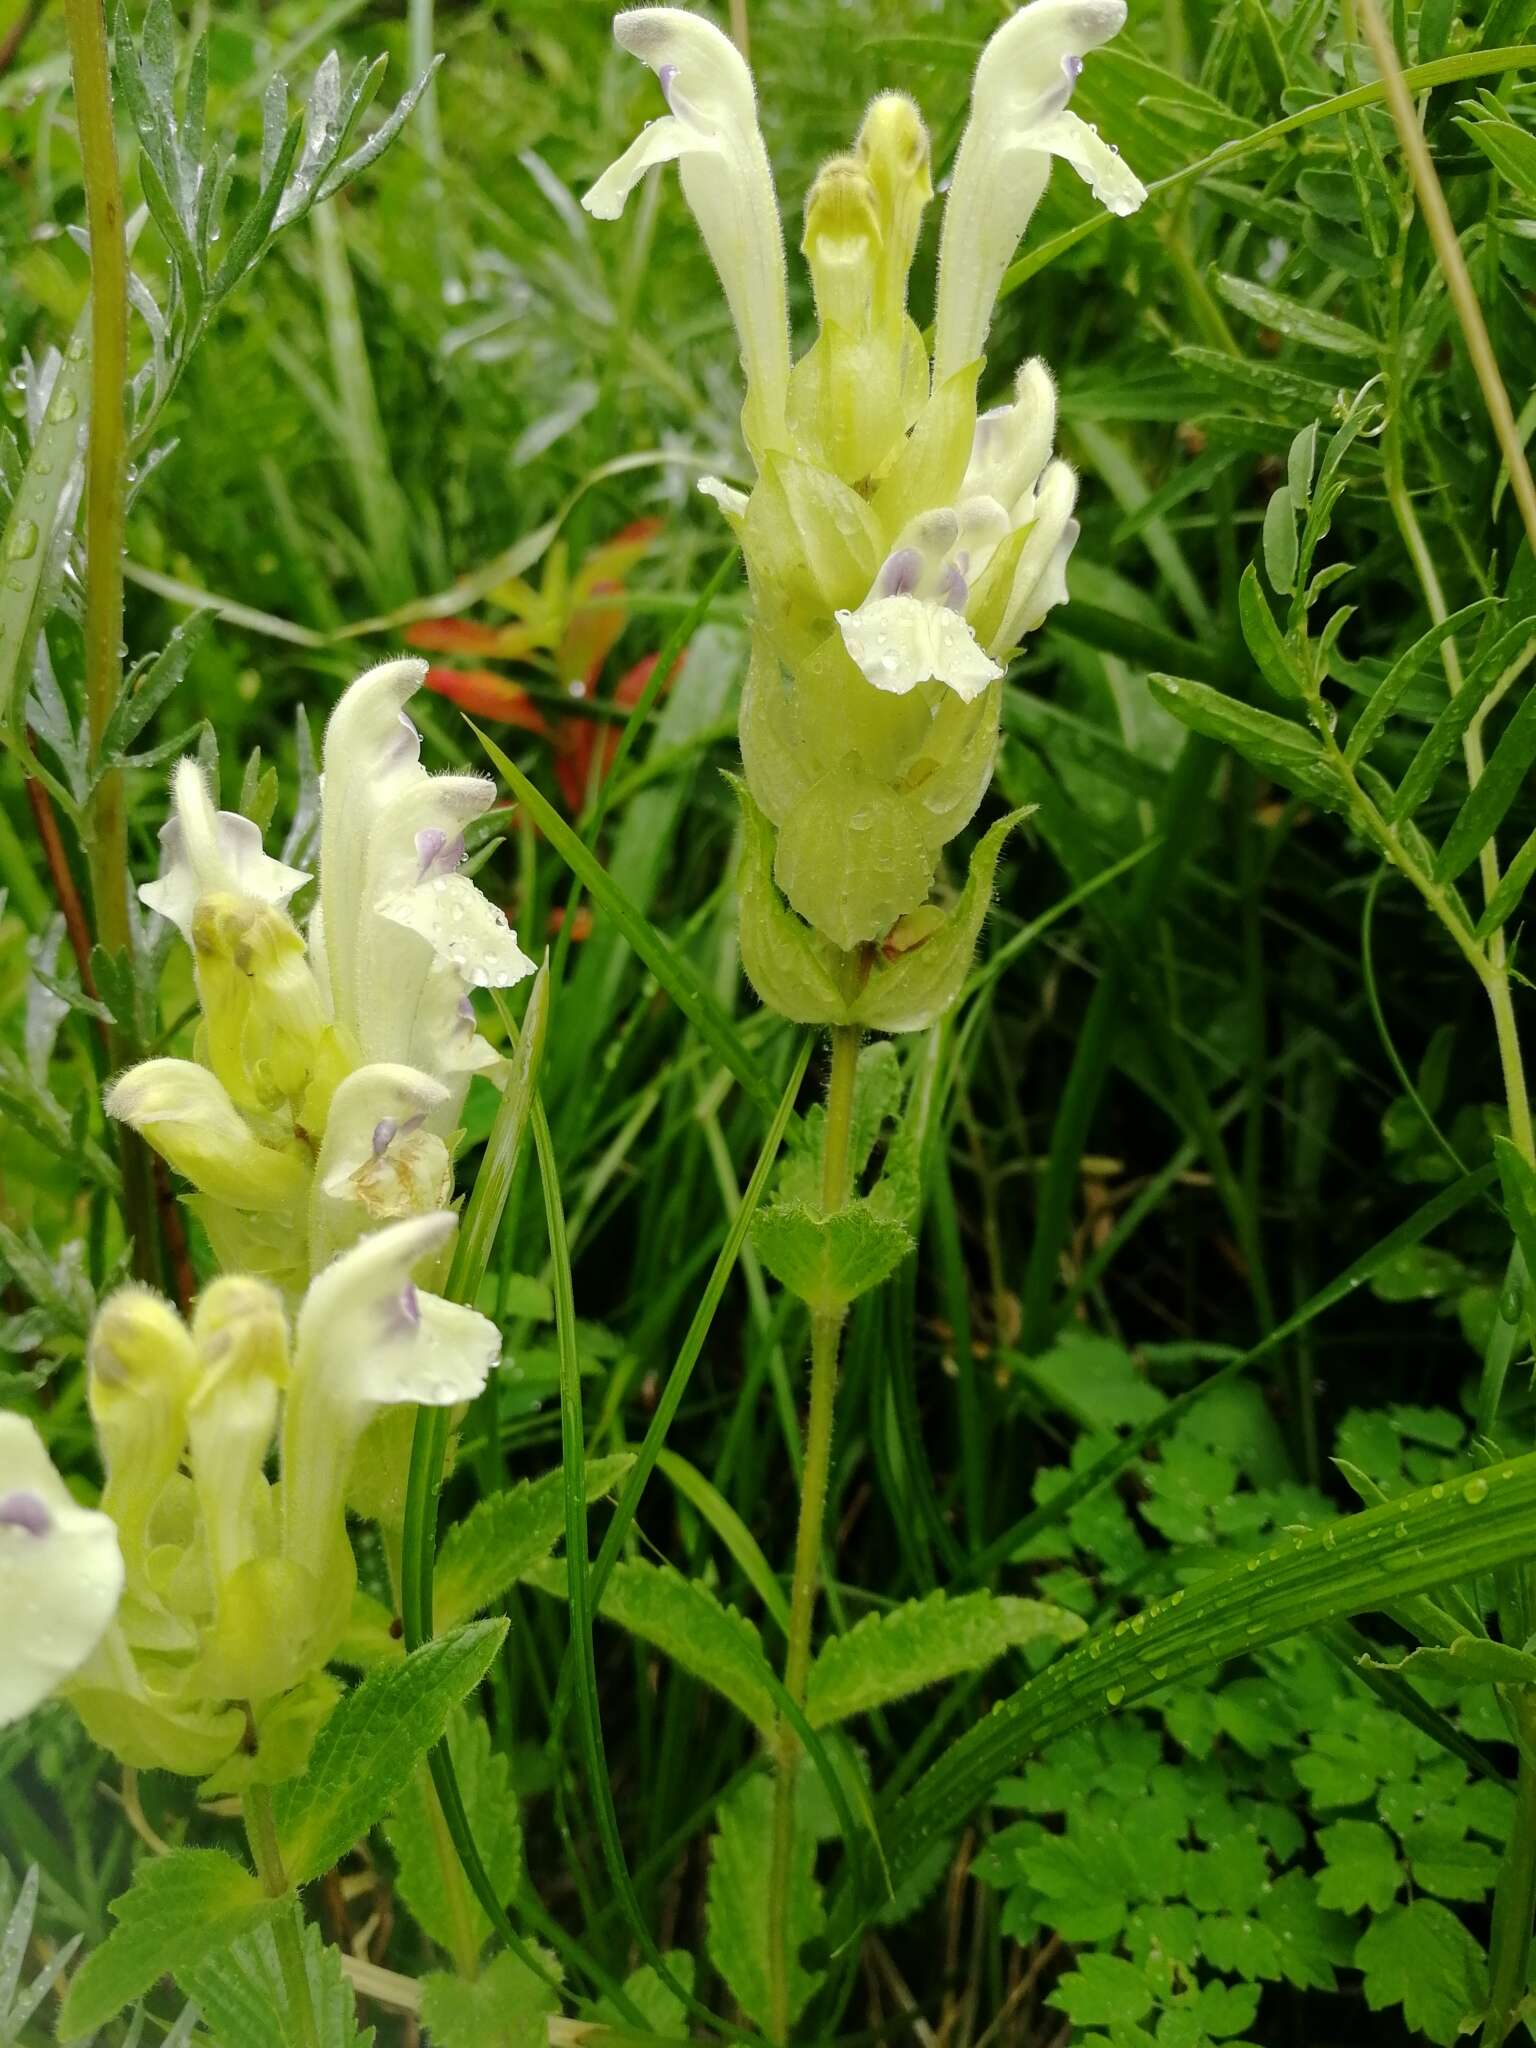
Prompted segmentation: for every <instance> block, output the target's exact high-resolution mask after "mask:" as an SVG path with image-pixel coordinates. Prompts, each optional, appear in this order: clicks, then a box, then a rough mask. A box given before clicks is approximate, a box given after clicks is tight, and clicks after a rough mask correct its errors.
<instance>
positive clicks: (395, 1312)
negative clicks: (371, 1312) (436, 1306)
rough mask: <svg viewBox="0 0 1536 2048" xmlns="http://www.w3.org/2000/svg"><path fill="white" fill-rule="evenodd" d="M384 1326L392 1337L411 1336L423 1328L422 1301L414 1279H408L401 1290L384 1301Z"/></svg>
mask: <svg viewBox="0 0 1536 2048" xmlns="http://www.w3.org/2000/svg"><path fill="white" fill-rule="evenodd" d="M384 1328H385V1334H386V1335H388V1336H390V1337H405V1336H409V1335H411V1334H412V1333H413V1332H414V1331H416V1330H419V1329H420V1328H421V1301H420V1299H419V1297H418V1296H417V1293H416V1283H415V1281H414V1280H407V1281H406V1283H405V1285H404V1286H403V1287H402V1288H401V1290H400V1292H399V1293H398V1294H392V1295H391V1296H390V1297H389V1299H388V1300H387V1301H386V1302H385V1303H384Z"/></svg>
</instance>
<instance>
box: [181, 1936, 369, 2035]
mask: <svg viewBox="0 0 1536 2048" xmlns="http://www.w3.org/2000/svg"><path fill="white" fill-rule="evenodd" d="M288 1911H289V1912H291V1913H292V1914H293V1915H294V1918H295V1920H296V1921H298V1920H299V1918H300V1916H299V1913H298V1909H297V1907H295V1906H293V1905H291V1904H290V1905H289V1906H288ZM302 1935H303V1943H304V1973H305V1976H306V1977H307V1979H308V1981H309V2002H310V2010H311V2012H312V2014H313V2016H314V2021H315V2029H314V2034H313V2036H310V2035H308V2034H307V2032H306V2031H303V2028H304V2023H303V2021H302V2020H300V2019H299V2018H298V2017H297V2015H295V2014H294V2013H293V2012H292V2011H291V2009H290V2007H289V2004H288V1984H287V1980H286V1978H285V1976H284V1974H283V1967H282V1964H281V1962H280V1960H279V1958H278V1953H277V1943H276V1941H275V1939H274V1937H273V1935H272V1931H271V1929H270V1928H265V1927H264V1928H262V1929H260V1930H259V1931H258V1932H257V1933H255V1934H252V1935H248V1936H246V1938H245V1939H244V1940H242V1941H238V1942H236V1943H235V1944H234V1945H233V1946H232V1947H230V1948H223V1949H219V1950H218V1951H216V1952H215V1953H214V1954H211V1955H209V1956H206V1957H205V1958H204V1959H203V1961H202V1962H200V1963H198V1964H196V1965H195V1966H194V1967H193V1968H191V1969H187V1970H182V1971H179V1972H178V1973H177V1982H178V1983H179V1984H180V1985H181V1987H182V1989H183V1990H184V1991H185V1992H186V1993H187V1995H188V1996H189V1997H191V1998H195V1999H196V2001H197V2004H198V2007H199V2009H200V2011H201V2012H202V2014H203V2017H204V2020H205V2021H206V2023H207V2025H208V2027H209V2029H210V2031H211V2032H213V2033H214V2034H215V2036H216V2037H217V2040H218V2043H219V2048H278V2044H279V2043H280V2044H281V2048H305V2044H306V2042H307V2041H309V2040H311V2039H312V2040H313V2048H373V2038H374V2034H373V2028H372V2027H369V2028H367V2029H366V2030H364V2031H362V2032H359V2031H358V2025H357V2001H356V1999H355V1997H354V1995H353V1991H352V1986H351V1984H350V1983H349V1982H348V1980H347V1977H346V1975H345V1973H344V1972H343V1970H342V1967H341V1952H340V1950H339V1949H335V1948H332V1947H331V1946H330V1945H329V1944H328V1943H327V1942H326V1941H325V1940H324V1939H323V1937H322V1935H321V1933H320V1929H319V1928H318V1927H315V1926H313V1925H311V1926H308V1927H303V1928H302ZM274 2022H275V2024H276V2027H277V2032H276V2034H274V2031H273V2027H274Z"/></svg>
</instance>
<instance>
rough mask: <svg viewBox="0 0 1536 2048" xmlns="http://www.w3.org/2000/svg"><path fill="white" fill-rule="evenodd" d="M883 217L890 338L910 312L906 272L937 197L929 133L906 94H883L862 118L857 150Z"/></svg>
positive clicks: (879, 301)
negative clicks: (926, 211) (929, 206)
mask: <svg viewBox="0 0 1536 2048" xmlns="http://www.w3.org/2000/svg"><path fill="white" fill-rule="evenodd" d="M855 147H856V149H857V151H858V156H859V161H860V163H862V164H863V166H864V169H865V172H866V174H867V175H868V178H869V182H870V186H871V188H872V190H873V192H874V194H875V200H876V204H877V206H878V207H879V212H880V259H879V281H878V284H877V287H876V319H877V321H878V323H879V325H880V326H881V327H882V328H883V329H884V330H885V331H886V332H887V333H890V334H892V335H895V334H898V333H899V332H900V329H901V323H902V317H903V315H904V314H905V312H906V310H907V273H908V271H909V270H910V269H911V267H912V255H913V251H914V250H915V249H916V247H917V237H918V234H919V232H920V231H921V229H922V225H923V208H924V207H925V206H926V205H927V204H928V202H929V200H930V199H931V198H932V197H933V176H932V172H931V169H930V166H929V151H928V130H927V129H926V128H925V127H924V126H923V117H922V115H921V114H920V113H919V112H918V110H917V107H916V105H915V103H914V102H913V101H912V100H909V99H908V98H907V96H906V94H905V93H902V92H883V93H881V94H880V96H879V98H878V99H876V100H874V101H873V102H872V103H871V106H870V109H869V112H868V113H867V114H866V115H865V116H864V125H863V127H862V128H861V129H860V130H859V139H858V142H857V144H856V145H855Z"/></svg>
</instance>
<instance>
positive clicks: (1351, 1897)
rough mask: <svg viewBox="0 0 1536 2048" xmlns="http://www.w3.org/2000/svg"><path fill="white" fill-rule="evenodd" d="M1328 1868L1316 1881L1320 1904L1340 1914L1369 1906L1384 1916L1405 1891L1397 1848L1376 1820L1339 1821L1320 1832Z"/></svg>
mask: <svg viewBox="0 0 1536 2048" xmlns="http://www.w3.org/2000/svg"><path fill="white" fill-rule="evenodd" d="M1317 1846H1318V1847H1319V1848H1320V1849H1321V1850H1322V1852H1323V1861H1324V1864H1325V1866H1326V1867H1325V1868H1324V1870H1323V1872H1322V1874H1321V1876H1320V1877H1319V1878H1318V1880H1317V1896H1318V1900H1319V1902H1320V1903H1321V1904H1322V1905H1324V1906H1327V1907H1329V1908H1331V1909H1332V1910H1334V1911H1336V1912H1340V1913H1359V1912H1361V1911H1363V1910H1364V1909H1366V1908H1367V1907H1368V1908H1369V1909H1370V1911H1371V1912H1373V1913H1384V1912H1385V1911H1386V1910H1387V1908H1388V1906H1390V1905H1391V1903H1392V1901H1393V1900H1394V1899H1395V1898H1396V1897H1397V1894H1398V1892H1399V1890H1400V1889H1401V1888H1402V1883H1403V1877H1404V1874H1405V1873H1404V1871H1403V1866H1402V1864H1401V1863H1399V1861H1398V1859H1397V1848H1396V1845H1395V1844H1394V1843H1393V1840H1392V1837H1391V1836H1390V1835H1389V1834H1388V1833H1387V1831H1386V1829H1385V1828H1384V1827H1381V1826H1380V1825H1378V1823H1377V1822H1375V1821H1373V1820H1336V1821H1330V1823H1329V1824H1328V1826H1327V1827H1325V1828H1319V1829H1318V1831H1317Z"/></svg>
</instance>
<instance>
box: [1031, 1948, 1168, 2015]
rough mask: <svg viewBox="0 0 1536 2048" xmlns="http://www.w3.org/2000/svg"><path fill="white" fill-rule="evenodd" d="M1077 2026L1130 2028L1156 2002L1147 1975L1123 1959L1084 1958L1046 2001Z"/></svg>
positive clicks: (1081, 1958) (1094, 1956)
mask: <svg viewBox="0 0 1536 2048" xmlns="http://www.w3.org/2000/svg"><path fill="white" fill-rule="evenodd" d="M1046 2002H1047V2004H1049V2005H1054V2006H1056V2007H1057V2008H1058V2009H1059V2010H1060V2011H1061V2012H1064V2013H1065V2014H1066V2015H1067V2017H1068V2018H1069V2019H1070V2020H1071V2021H1072V2024H1073V2025H1074V2027H1129V2026H1134V2025H1135V2024H1136V2022H1137V2021H1138V2020H1143V2019H1145V2018H1146V2016H1147V2014H1148V2013H1149V2012H1150V2011H1151V2010H1152V2007H1153V2005H1154V2004H1155V2003H1156V2001H1155V1999H1154V1998H1153V1995H1152V1989H1151V1986H1150V1985H1149V1984H1148V1983H1147V1978H1146V1972H1145V1971H1143V1970H1138V1969H1137V1968H1136V1966H1135V1965H1134V1964H1133V1963H1128V1962H1126V1961H1125V1960H1124V1958H1123V1957H1120V1956H1106V1955H1081V1956H1079V1957H1078V1959H1077V1967H1076V1969H1074V1970H1073V1971H1071V1972H1070V1973H1069V1974H1068V1975H1067V1976H1065V1977H1063V1978H1062V1980H1061V1982H1060V1983H1059V1984H1058V1985H1057V1986H1056V1989H1055V1990H1054V1991H1053V1992H1052V1993H1051V1995H1050V1997H1049V1999H1048V2000H1047V2001H1046Z"/></svg>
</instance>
